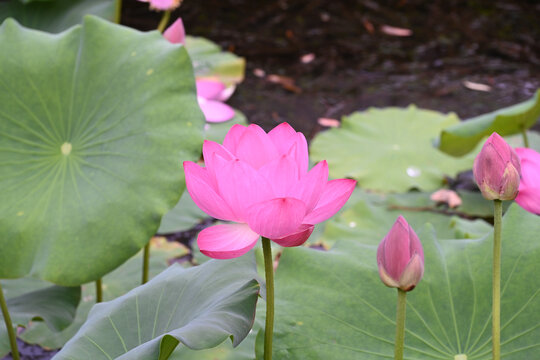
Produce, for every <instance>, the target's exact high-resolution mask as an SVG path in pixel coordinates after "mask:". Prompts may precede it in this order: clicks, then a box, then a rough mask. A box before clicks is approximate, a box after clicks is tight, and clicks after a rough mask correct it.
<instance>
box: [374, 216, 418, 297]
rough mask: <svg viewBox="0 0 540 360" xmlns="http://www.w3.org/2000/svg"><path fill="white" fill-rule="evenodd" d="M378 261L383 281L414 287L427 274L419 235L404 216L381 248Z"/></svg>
mask: <svg viewBox="0 0 540 360" xmlns="http://www.w3.org/2000/svg"><path fill="white" fill-rule="evenodd" d="M377 264H378V266H379V276H380V277H381V280H382V282H383V283H384V284H385V285H386V286H388V287H393V288H399V289H401V290H403V291H411V290H412V289H414V288H415V287H416V285H417V284H418V283H419V282H420V280H421V279H422V276H423V275H424V250H423V249H422V244H421V243H420V240H419V239H418V236H417V235H416V233H415V232H414V230H413V229H412V228H411V227H410V226H409V224H408V223H407V221H406V220H405V219H404V218H403V216H399V217H398V218H397V220H396V222H395V223H394V225H393V226H392V228H391V229H390V231H389V232H388V234H386V236H385V237H384V239H383V240H382V241H381V243H380V244H379V247H378V248H377Z"/></svg>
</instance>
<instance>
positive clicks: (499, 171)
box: [473, 133, 521, 200]
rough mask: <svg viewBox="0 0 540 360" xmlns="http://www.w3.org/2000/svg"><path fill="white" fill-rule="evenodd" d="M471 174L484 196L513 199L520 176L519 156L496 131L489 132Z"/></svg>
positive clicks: (491, 198) (495, 198) (492, 198)
mask: <svg viewBox="0 0 540 360" xmlns="http://www.w3.org/2000/svg"><path fill="white" fill-rule="evenodd" d="M473 174H474V179H475V181H476V183H477V184H478V187H479V188H480V191H481V192H482V195H483V196H484V198H486V199H488V200H513V199H515V198H516V195H517V193H518V188H519V180H520V177H521V165H520V162H519V158H518V156H517V154H516V152H515V151H514V149H512V147H511V146H510V145H508V144H507V143H506V141H504V139H503V138H502V137H501V136H500V135H499V134H497V133H493V134H491V136H490V137H489V138H488V139H487V140H486V142H485V143H484V146H483V147H482V150H481V151H480V153H479V154H478V156H476V159H474V166H473Z"/></svg>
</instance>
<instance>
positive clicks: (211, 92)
mask: <svg viewBox="0 0 540 360" xmlns="http://www.w3.org/2000/svg"><path fill="white" fill-rule="evenodd" d="M196 84H197V96H200V97H203V98H205V99H208V100H215V99H217V98H218V97H219V95H220V94H221V93H222V92H223V90H225V84H223V83H222V82H221V81H218V80H210V79H197V81H196Z"/></svg>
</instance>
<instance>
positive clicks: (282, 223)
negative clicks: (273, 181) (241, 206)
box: [247, 198, 306, 239]
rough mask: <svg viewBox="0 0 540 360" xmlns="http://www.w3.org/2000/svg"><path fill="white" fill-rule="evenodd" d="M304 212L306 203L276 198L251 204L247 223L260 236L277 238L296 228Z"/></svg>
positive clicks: (300, 222) (292, 231)
mask: <svg viewBox="0 0 540 360" xmlns="http://www.w3.org/2000/svg"><path fill="white" fill-rule="evenodd" d="M305 214H306V205H305V204H304V203H303V202H302V201H300V200H298V199H294V198H277V199H272V200H268V201H263V202H260V203H257V204H255V205H252V206H251V207H250V208H249V209H248V218H247V220H248V225H249V227H250V228H251V229H252V230H253V231H255V232H256V233H258V234H261V236H264V237H267V238H269V239H277V238H281V237H284V236H288V235H290V234H292V233H294V232H295V231H297V230H298V228H299V227H300V225H301V224H302V220H303V219H304V216H305Z"/></svg>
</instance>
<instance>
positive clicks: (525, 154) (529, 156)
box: [516, 148, 540, 215]
mask: <svg viewBox="0 0 540 360" xmlns="http://www.w3.org/2000/svg"><path fill="white" fill-rule="evenodd" d="M516 153H517V155H518V157H519V159H520V161H521V182H520V183H519V194H518V196H517V197H516V202H517V203H518V204H519V206H521V207H522V208H524V209H525V210H527V211H528V212H531V213H533V214H537V215H540V154H539V153H538V152H536V151H534V150H532V149H526V148H517V149H516Z"/></svg>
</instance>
